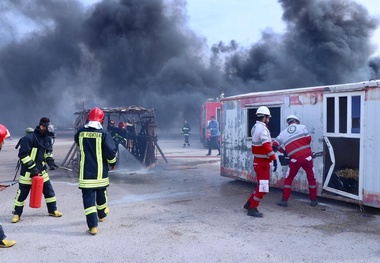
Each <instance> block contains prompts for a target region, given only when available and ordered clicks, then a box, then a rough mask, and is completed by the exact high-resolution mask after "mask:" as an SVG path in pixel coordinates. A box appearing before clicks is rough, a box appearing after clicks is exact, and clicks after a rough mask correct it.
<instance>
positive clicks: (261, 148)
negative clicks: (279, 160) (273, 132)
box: [251, 121, 276, 162]
mask: <svg viewBox="0 0 380 263" xmlns="http://www.w3.org/2000/svg"><path fill="white" fill-rule="evenodd" d="M251 136H252V153H253V156H254V161H255V160H256V159H259V160H261V161H263V160H267V161H268V162H270V161H272V160H276V155H275V154H274V151H273V149H272V139H271V137H270V132H269V130H268V128H267V126H266V125H265V123H263V122H261V121H256V124H255V125H253V127H252V129H251Z"/></svg>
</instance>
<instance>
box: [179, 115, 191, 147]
mask: <svg viewBox="0 0 380 263" xmlns="http://www.w3.org/2000/svg"><path fill="white" fill-rule="evenodd" d="M181 134H183V136H184V137H185V142H184V143H183V146H182V147H183V148H185V147H186V144H187V146H189V147H190V142H189V137H190V134H191V127H190V124H188V123H187V121H186V120H185V122H184V124H183V126H182V130H181Z"/></svg>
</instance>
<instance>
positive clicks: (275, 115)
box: [246, 107, 281, 138]
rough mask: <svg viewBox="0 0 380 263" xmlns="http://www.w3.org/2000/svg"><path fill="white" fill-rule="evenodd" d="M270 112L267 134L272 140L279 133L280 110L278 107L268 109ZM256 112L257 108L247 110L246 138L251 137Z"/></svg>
mask: <svg viewBox="0 0 380 263" xmlns="http://www.w3.org/2000/svg"><path fill="white" fill-rule="evenodd" d="M268 108H269V110H270V114H271V116H272V117H271V118H270V121H269V124H268V129H269V132H270V133H271V136H272V138H273V137H276V136H277V135H279V134H280V132H281V108H280V107H268ZM256 111H257V108H252V109H247V117H248V120H247V123H248V125H247V131H246V132H247V133H246V134H247V137H251V129H252V127H253V125H255V123H256V119H257V118H256Z"/></svg>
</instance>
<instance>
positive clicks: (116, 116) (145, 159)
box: [62, 106, 166, 170]
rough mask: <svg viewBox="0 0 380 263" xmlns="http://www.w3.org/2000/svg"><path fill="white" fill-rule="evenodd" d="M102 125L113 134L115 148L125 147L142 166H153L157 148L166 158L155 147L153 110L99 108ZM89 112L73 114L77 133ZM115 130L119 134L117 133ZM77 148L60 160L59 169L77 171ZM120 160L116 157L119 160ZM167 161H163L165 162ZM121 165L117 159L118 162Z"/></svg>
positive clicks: (133, 107) (135, 107)
mask: <svg viewBox="0 0 380 263" xmlns="http://www.w3.org/2000/svg"><path fill="white" fill-rule="evenodd" d="M101 110H103V112H104V115H105V117H104V122H103V126H104V128H105V129H107V130H108V131H109V132H110V133H111V134H112V135H113V139H114V141H115V144H116V145H117V147H124V148H125V149H126V150H128V151H129V152H130V153H131V154H132V155H133V156H134V157H135V158H136V159H137V160H139V161H140V162H141V163H142V164H143V165H144V166H145V167H149V166H151V165H153V164H155V162H156V160H157V158H156V154H157V151H156V149H157V150H158V151H159V152H160V154H161V155H162V156H163V158H164V159H165V157H164V155H163V153H162V151H161V149H160V147H159V146H158V144H157V135H156V127H157V125H156V116H155V110H154V109H146V108H143V107H137V106H129V107H121V108H102V109H101ZM89 111H90V109H84V110H82V111H80V112H75V113H74V116H75V123H74V129H75V131H77V130H78V129H80V128H81V127H83V126H84V125H85V124H86V123H87V117H88V113H89ZM116 130H118V132H117V131H116ZM78 157H79V151H78V147H77V146H76V144H75V143H74V144H73V145H72V147H71V148H70V150H69V152H68V153H67V155H66V157H65V159H64V160H63V163H62V166H65V167H70V166H71V167H72V168H73V169H74V170H77V169H78V159H79V158H78ZM118 159H119V158H118ZM165 161H166V159H165ZM118 162H120V160H118Z"/></svg>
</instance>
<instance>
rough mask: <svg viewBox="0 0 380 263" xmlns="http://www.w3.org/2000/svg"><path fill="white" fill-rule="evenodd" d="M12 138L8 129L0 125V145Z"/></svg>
mask: <svg viewBox="0 0 380 263" xmlns="http://www.w3.org/2000/svg"><path fill="white" fill-rule="evenodd" d="M10 136H11V134H10V133H9V131H8V129H7V127H5V126H4V125H2V124H0V143H2V142H3V141H4V139H6V138H8V137H10Z"/></svg>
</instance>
